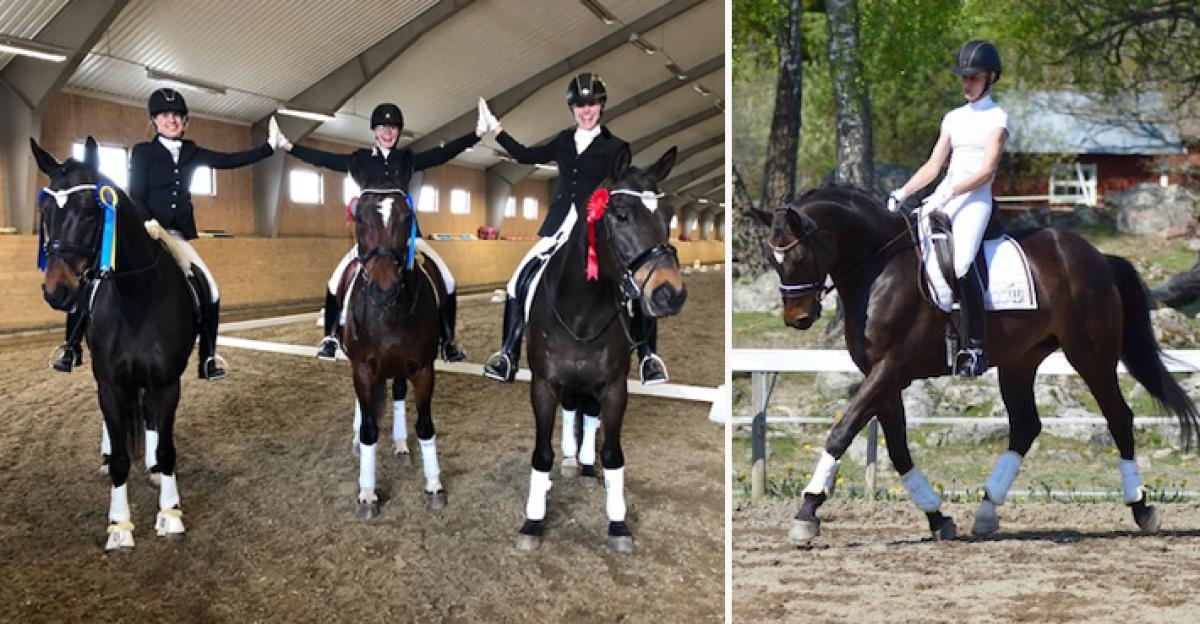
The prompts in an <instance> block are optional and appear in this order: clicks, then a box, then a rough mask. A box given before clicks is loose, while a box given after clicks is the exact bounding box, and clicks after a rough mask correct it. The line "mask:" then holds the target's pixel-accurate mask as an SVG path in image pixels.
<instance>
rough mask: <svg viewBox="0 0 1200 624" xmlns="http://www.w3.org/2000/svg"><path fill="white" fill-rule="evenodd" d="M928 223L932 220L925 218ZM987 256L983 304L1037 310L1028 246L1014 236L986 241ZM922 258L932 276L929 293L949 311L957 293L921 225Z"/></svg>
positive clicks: (985, 305) (991, 307) (991, 306)
mask: <svg viewBox="0 0 1200 624" xmlns="http://www.w3.org/2000/svg"><path fill="white" fill-rule="evenodd" d="M924 223H928V221H923V224H924ZM983 256H984V259H985V261H986V262H987V272H988V287H987V290H985V291H984V293H983V306H984V308H985V309H988V310H1036V309H1037V307H1038V305H1037V290H1036V289H1034V287H1033V274H1032V273H1031V272H1030V271H1029V259H1028V258H1026V257H1025V250H1023V249H1021V245H1019V244H1018V243H1017V241H1016V240H1014V239H1013V238H1012V237H1011V236H1009V235H1007V234H1005V235H1004V236H1001V237H1000V238H996V239H990V240H985V241H983ZM921 258H922V259H923V260H924V265H925V273H926V274H927V275H928V276H929V290H930V292H929V296H930V298H931V299H932V300H933V302H934V303H935V304H936V305H937V307H938V308H940V309H941V310H942V311H943V312H949V311H950V308H951V305H952V304H953V302H954V295H953V293H952V291H951V289H950V285H949V284H947V283H946V278H945V277H944V276H943V275H942V269H941V267H940V266H938V261H937V254H936V253H935V252H934V250H933V244H932V241H930V237H929V231H928V228H927V227H922V228H921Z"/></svg>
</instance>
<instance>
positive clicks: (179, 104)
mask: <svg viewBox="0 0 1200 624" xmlns="http://www.w3.org/2000/svg"><path fill="white" fill-rule="evenodd" d="M146 109H147V110H149V111H150V116H151V117H153V116H155V115H157V114H159V113H165V112H168V111H173V112H176V113H179V114H180V115H184V116H187V114H188V107H187V102H185V101H184V99H183V96H182V95H180V94H179V92H178V91H176V90H175V89H172V88H170V87H163V88H161V89H158V90H157V91H155V92H154V93H151V94H150V103H149V104H147V105H146Z"/></svg>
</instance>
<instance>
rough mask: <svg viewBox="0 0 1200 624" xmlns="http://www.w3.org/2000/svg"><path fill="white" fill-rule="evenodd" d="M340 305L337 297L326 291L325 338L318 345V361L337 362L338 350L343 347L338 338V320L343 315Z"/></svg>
mask: <svg viewBox="0 0 1200 624" xmlns="http://www.w3.org/2000/svg"><path fill="white" fill-rule="evenodd" d="M339 303H340V302H339V301H338V298H337V295H335V294H333V293H331V292H329V291H328V290H327V291H325V337H324V338H322V339H321V344H320V345H317V359H318V360H329V361H330V362H332V361H333V360H336V359H337V352H338V348H339V347H341V346H342V345H341V343H340V342H338V338H337V333H338V318H339V317H341V315H342V307H341V306H340V305H339Z"/></svg>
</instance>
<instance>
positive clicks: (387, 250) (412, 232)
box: [356, 188, 421, 316]
mask: <svg viewBox="0 0 1200 624" xmlns="http://www.w3.org/2000/svg"><path fill="white" fill-rule="evenodd" d="M396 193H399V194H400V195H402V196H403V197H404V203H405V204H406V205H407V206H408V212H409V214H411V215H412V220H411V221H410V223H409V228H408V249H407V250H406V251H403V252H401V251H400V250H399V249H396V248H395V247H392V246H387V245H380V246H378V247H374V248H372V249H370V250H368V251H367V252H366V253H364V254H360V255H359V256H358V273H357V278H358V279H359V280H360V281H362V282H363V283H364V284H370V283H371V280H370V278H368V277H367V263H368V262H371V261H372V260H375V259H377V258H381V257H382V258H391V259H392V264H393V266H395V267H396V269H397V273H398V276H399V278H400V279H399V282H398V283H399V284H400V287H399V289H398V292H397V295H396V298H397V299H398V298H399V297H400V295H401V294H403V293H404V291H405V290H406V277H408V276H409V275H411V274H412V268H413V263H414V259H415V257H416V247H417V244H416V239H417V215H416V211H415V210H414V209H413V203H412V197H410V196H409V194H408V193H407V192H405V191H404V189H401V188H368V189H363V190H362V191H361V192H360V196H361V195H368V194H376V195H394V194H396ZM356 206H358V204H356ZM402 256H403V257H402ZM420 299H421V289H420V288H417V289H416V294H415V295H413V298H412V301H410V302H409V305H408V310H407V311H406V312H405V314H407V315H410V316H411V315H412V314H414V313H415V312H416V309H417V302H419V301H420ZM390 305H391V302H389V304H388V305H385V306H384V307H385V308H386V307H390Z"/></svg>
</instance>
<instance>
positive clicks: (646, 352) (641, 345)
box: [629, 306, 667, 386]
mask: <svg viewBox="0 0 1200 624" xmlns="http://www.w3.org/2000/svg"><path fill="white" fill-rule="evenodd" d="M629 326H630V327H629V329H630V330H631V333H632V334H633V339H634V341H636V342H637V353H638V372H639V373H640V374H641V376H642V384H643V385H647V386H649V385H653V384H660V383H666V382H667V364H666V362H663V360H662V358H660V357H658V354H657V353H655V351H657V350H658V319H656V318H653V317H650V316H646V315H645V313H643V312H642V309H641V307H640V306H634V308H633V319H632V321H631V322H630V324H629Z"/></svg>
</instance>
